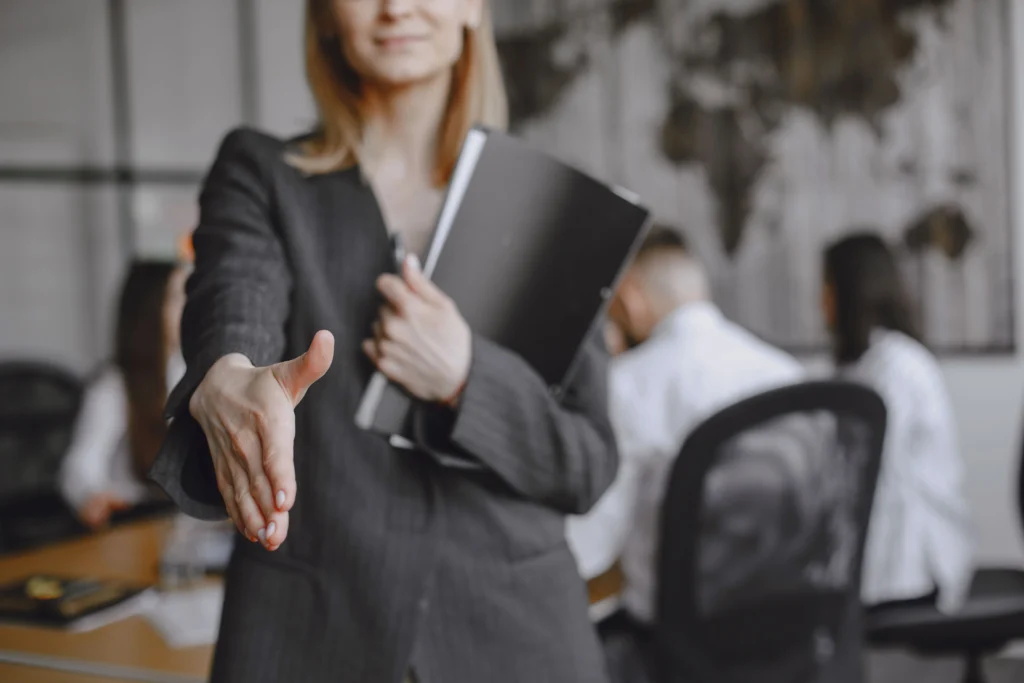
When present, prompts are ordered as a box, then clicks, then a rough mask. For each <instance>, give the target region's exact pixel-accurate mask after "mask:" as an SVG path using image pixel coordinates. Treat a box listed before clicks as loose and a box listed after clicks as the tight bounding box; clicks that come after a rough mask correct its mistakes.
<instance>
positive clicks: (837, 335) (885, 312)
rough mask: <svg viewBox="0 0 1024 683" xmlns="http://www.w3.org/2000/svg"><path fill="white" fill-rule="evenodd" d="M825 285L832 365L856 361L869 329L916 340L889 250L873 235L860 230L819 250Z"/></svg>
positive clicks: (900, 280) (909, 313)
mask: <svg viewBox="0 0 1024 683" xmlns="http://www.w3.org/2000/svg"><path fill="white" fill-rule="evenodd" d="M824 265H825V281H826V282H827V283H828V284H829V285H831V287H832V292H833V294H834V297H835V324H834V326H833V330H832V353H833V357H834V360H835V361H836V363H838V364H848V363H853V362H855V361H857V360H858V359H859V358H860V357H861V356H862V355H863V354H864V352H865V351H867V349H868V345H869V344H870V341H871V330H872V329H874V328H879V327H880V328H885V329H889V330H895V331H897V332H902V333H903V334H905V335H907V336H909V337H912V338H913V339H916V340H919V341H920V338H921V336H920V334H919V333H918V329H917V325H916V324H915V322H914V318H913V315H912V314H911V311H910V303H909V300H908V297H907V294H906V290H905V288H904V285H903V280H902V278H901V277H900V272H899V267H898V266H897V264H896V258H895V256H894V255H893V253H892V251H891V250H890V249H889V247H888V246H886V244H885V242H884V241H883V240H882V238H880V237H879V236H878V235H877V234H874V233H871V232H860V233H857V234H853V235H850V236H848V237H845V238H843V239H841V240H839V241H838V242H835V243H834V244H832V245H831V246H830V247H828V249H826V251H825V264H824Z"/></svg>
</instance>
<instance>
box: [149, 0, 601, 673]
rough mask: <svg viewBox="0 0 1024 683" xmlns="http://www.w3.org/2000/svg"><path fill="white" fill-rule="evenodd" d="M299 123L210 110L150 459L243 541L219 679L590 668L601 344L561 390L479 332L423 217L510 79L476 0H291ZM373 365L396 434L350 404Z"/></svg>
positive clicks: (192, 509)
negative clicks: (169, 370) (161, 423)
mask: <svg viewBox="0 0 1024 683" xmlns="http://www.w3.org/2000/svg"><path fill="white" fill-rule="evenodd" d="M307 12H308V21H307V29H306V58H307V70H308V77H309V81H310V84H311V88H312V91H313V95H314V97H315V99H316V101H317V104H318V106H319V110H320V125H319V127H318V128H317V129H316V130H315V131H314V132H313V133H312V134H310V135H308V136H306V137H304V138H302V139H299V140H296V141H290V142H283V141H280V140H276V139H274V138H271V137H268V136H266V135H263V134H260V133H257V132H254V131H250V130H238V131H234V132H232V133H231V134H229V135H228V136H227V138H226V139H225V140H224V142H223V144H222V146H221V149H220V151H219V153H218V155H217V158H216V161H215V162H214V164H213V168H212V170H211V171H210V173H209V176H208V178H207V181H206V185H205V187H204V189H203V192H202V196H201V219H200V225H199V227H198V229H197V230H196V232H195V236H194V246H195V257H196V263H195V271H194V274H193V275H192V277H191V279H190V281H189V285H188V302H187V305H186V308H185V314H184V320H183V323H182V332H183V349H184V355H185V358H186V361H187V365H188V369H187V373H186V375H185V378H184V379H183V380H182V382H181V383H180V384H179V385H178V386H177V387H176V389H175V390H174V392H173V393H172V395H171V398H170V400H169V403H168V413H169V415H171V416H173V418H174V419H173V423H172V425H171V427H170V430H169V432H168V437H167V440H166V442H165V444H164V447H163V450H162V451H161V454H160V457H159V459H158V461H157V463H156V465H155V467H154V469H153V472H152V476H153V477H154V479H156V480H157V481H158V482H159V483H160V484H161V485H162V486H163V487H164V488H165V489H166V490H167V491H168V493H170V495H171V496H172V497H173V498H174V499H175V500H176V501H177V502H178V503H179V505H180V506H181V507H182V509H183V510H184V511H185V512H187V513H189V514H192V515H194V516H197V517H202V518H208V519H214V518H223V517H224V515H225V514H227V515H228V516H230V517H231V519H232V520H234V522H235V524H236V525H237V527H238V529H239V531H240V532H241V534H242V535H243V536H244V537H245V538H246V539H248V541H249V542H241V543H239V544H237V546H238V547H237V548H236V551H235V553H234V557H233V558H232V562H231V566H230V569H229V572H228V579H227V594H226V598H225V604H224V611H223V617H222V623H221V633H220V639H219V641H218V644H217V651H216V655H215V658H214V665H213V672H212V679H213V680H214V681H246V682H256V683H259V682H262V681H266V682H267V683H270V682H272V681H273V682H279V681H302V683H317V682H319V681H324V682H325V683H326V682H327V681H330V682H332V683H387V682H393V683H398V682H399V681H402V680H409V681H413V680H415V681H419V682H420V683H479V681H483V680H488V681H496V682H497V683H502V682H508V683H513V682H515V683H521V682H522V681H530V682H531V683H544V682H548V681H549V682H551V683H556V682H557V683H572V682H574V681H578V682H579V683H595V682H598V683H600V681H602V680H604V672H603V665H602V658H601V653H600V649H599V645H598V643H597V640H596V638H595V635H594V631H593V628H592V627H591V625H590V623H589V622H588V618H587V609H586V608H587V597H586V594H585V588H584V586H583V585H582V583H581V581H580V580H579V578H578V576H577V574H576V569H575V565H574V562H573V559H572V556H571V555H570V553H569V551H568V548H567V546H566V544H565V540H564V536H563V515H564V514H565V513H570V512H576V513H578V512H582V511H584V510H586V509H588V508H589V507H590V506H591V505H592V504H593V503H594V502H595V501H596V500H597V498H598V497H599V496H600V494H601V493H602V492H603V490H604V489H605V488H606V487H607V485H608V484H609V483H610V482H611V480H612V478H613V477H614V473H615V467H616V454H615V448H614V440H613V437H612V434H611V430H610V428H609V425H608V421H607V416H606V405H605V402H606V395H605V394H606V391H605V379H604V376H605V359H604V358H603V350H602V349H603V344H602V343H601V340H600V339H599V338H595V339H594V340H593V344H592V347H593V348H592V349H590V350H588V352H587V354H586V360H585V362H584V363H582V369H581V370H580V371H579V373H578V374H577V375H576V380H575V386H573V387H572V389H571V390H569V391H567V392H566V395H565V397H564V398H562V399H561V400H560V401H558V400H555V399H554V398H553V397H552V396H551V394H550V393H549V392H548V390H547V387H546V386H545V385H544V382H543V381H542V380H541V378H540V377H539V376H538V375H537V374H536V373H535V372H534V371H533V370H532V369H531V368H530V367H529V366H528V365H527V364H526V363H525V362H524V361H523V360H522V359H520V358H519V357H517V356H516V355H514V354H512V353H510V352H509V351H507V350H505V349H502V348H500V347H498V346H497V345H495V344H493V343H492V342H490V341H488V340H486V339H483V338H481V337H479V336H476V335H474V334H473V332H472V330H470V329H469V328H468V326H467V324H466V322H465V321H464V320H463V318H462V317H461V315H460V314H459V311H458V310H457V309H456V307H455V306H454V305H453V304H452V302H451V300H450V299H448V298H447V297H446V296H445V294H444V293H443V292H441V291H439V290H438V289H436V288H435V287H434V286H433V285H432V284H431V283H430V282H429V281H428V280H427V279H426V278H425V277H424V276H423V275H422V274H421V273H420V272H419V269H418V266H417V262H416V259H414V258H410V259H409V260H408V261H407V262H406V263H405V264H404V266H403V268H402V272H401V273H400V274H399V275H382V273H386V272H387V271H389V270H391V259H392V258H393V257H392V254H391V251H390V249H389V239H388V238H389V233H399V234H401V235H402V237H403V238H404V240H405V243H406V245H407V246H408V247H409V248H410V249H411V250H413V251H421V250H422V248H423V247H424V245H425V244H426V243H427V240H428V236H429V233H430V230H431V227H432V222H433V219H434V216H435V213H436V212H437V209H438V207H439V204H440V201H441V196H442V191H443V189H444V187H445V184H446V182H447V180H448V176H449V174H450V172H451V170H452V167H453V164H454V162H455V159H456V157H457V155H458V150H459V147H460V145H461V143H462V140H463V137H464V136H465V134H466V131H467V130H468V128H469V127H470V126H471V125H472V124H473V123H477V122H479V123H482V124H485V125H489V126H492V127H500V126H502V125H503V124H504V122H505V115H506V113H505V109H506V106H505V97H504V92H503V87H502V82H501V76H500V72H499V69H498V63H497V56H496V51H495V44H494V38H493V35H492V31H491V28H490V25H489V22H488V12H487V7H486V6H485V3H484V0H309V2H308V7H307ZM374 367H376V368H379V369H380V370H381V371H383V372H384V373H385V374H387V375H388V376H389V377H391V378H392V379H393V380H394V381H395V382H397V383H399V384H401V385H403V386H404V387H405V388H406V389H407V390H408V391H409V392H410V393H411V394H413V395H414V396H416V397H417V398H418V399H419V405H420V408H419V410H418V411H417V420H416V422H417V428H418V441H419V443H418V444H417V448H415V449H410V450H400V449H395V448H392V447H391V446H389V445H388V444H387V443H386V442H385V441H384V440H383V439H381V438H380V437H378V436H375V435H373V434H369V433H365V432H362V431H360V430H359V429H358V428H357V427H355V425H354V424H353V416H354V414H355V411H356V406H357V404H358V401H359V398H360V395H361V393H362V390H363V387H364V386H365V384H366V382H367V380H368V378H369V377H370V375H371V373H372V371H373V369H374Z"/></svg>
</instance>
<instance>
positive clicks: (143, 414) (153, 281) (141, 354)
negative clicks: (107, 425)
mask: <svg viewBox="0 0 1024 683" xmlns="http://www.w3.org/2000/svg"><path fill="white" fill-rule="evenodd" d="M175 268H176V265H175V264H174V263H173V262H169V261H136V262H134V263H132V265H131V268H130V269H129V270H128V275H127V276H126V277H125V280H124V284H123V285H122V287H121V298H120V302H119V304H118V310H117V327H116V330H115V340H114V364H115V365H116V366H117V368H118V369H119V370H120V371H121V375H122V377H124V383H125V389H126V393H127V398H128V446H129V450H130V452H131V457H132V466H133V469H134V471H135V474H136V475H137V476H138V477H139V478H140V479H143V478H144V477H145V475H146V473H147V472H148V471H149V468H150V467H152V465H153V461H154V460H155V459H156V454H157V451H158V450H159V449H160V444H161V443H162V442H163V440H164V435H165V434H166V432H167V425H166V422H164V418H163V410H164V402H165V401H166V399H167V375H166V368H167V345H166V340H167V330H165V329H164V326H165V322H164V321H165V317H164V302H165V300H166V295H167V286H168V282H169V281H170V279H171V275H172V273H174V270H175Z"/></svg>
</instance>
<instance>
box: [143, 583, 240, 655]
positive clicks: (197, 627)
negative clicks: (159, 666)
mask: <svg viewBox="0 0 1024 683" xmlns="http://www.w3.org/2000/svg"><path fill="white" fill-rule="evenodd" d="M223 602H224V585H223V584H222V583H220V582H217V583H209V584H203V585H200V586H196V587H194V588H188V589H184V590H175V591H167V592H164V593H160V594H159V599H158V600H157V601H156V603H155V604H154V605H152V606H151V607H150V609H149V610H148V611H147V612H146V619H147V620H148V621H149V623H150V624H152V625H153V628H155V629H156V630H157V631H158V632H159V633H160V635H161V636H162V637H163V639H164V641H165V642H166V643H167V645H168V646H169V647H172V648H180V647H195V646H197V645H212V644H213V643H215V642H216V641H217V629H218V627H219V626H220V608H221V605H222V604H223Z"/></svg>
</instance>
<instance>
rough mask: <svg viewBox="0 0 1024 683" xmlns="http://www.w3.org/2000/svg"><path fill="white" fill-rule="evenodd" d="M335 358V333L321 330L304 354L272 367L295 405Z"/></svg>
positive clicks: (275, 375)
mask: <svg viewBox="0 0 1024 683" xmlns="http://www.w3.org/2000/svg"><path fill="white" fill-rule="evenodd" d="M333 360H334V335H333V334H331V333H330V332H328V331H327V330H320V331H319V332H317V333H316V335H314V337H313V341H312V342H311V343H310V345H309V349H308V350H307V351H306V352H305V353H304V354H302V355H301V356H299V357H298V358H293V359H292V360H289V361H284V362H281V363H277V364H275V365H272V366H270V369H271V372H272V373H273V374H274V377H275V378H276V379H277V381H278V383H279V384H280V385H281V387H282V388H283V389H284V390H285V393H286V394H288V398H289V399H291V402H292V406H293V407H294V406H296V405H298V404H299V401H301V400H302V397H303V396H305V395H306V390H307V389H309V387H310V386H312V385H313V383H314V382H316V381H317V380H318V379H320V378H321V377H323V376H324V375H325V374H326V373H327V370H329V369H330V367H331V362H332V361H333Z"/></svg>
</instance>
